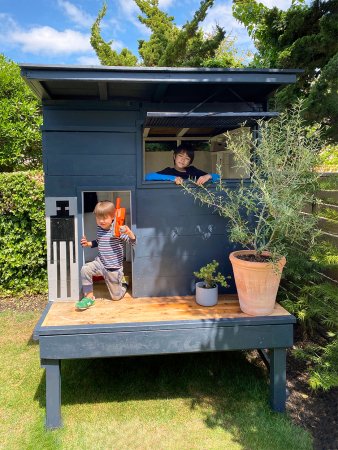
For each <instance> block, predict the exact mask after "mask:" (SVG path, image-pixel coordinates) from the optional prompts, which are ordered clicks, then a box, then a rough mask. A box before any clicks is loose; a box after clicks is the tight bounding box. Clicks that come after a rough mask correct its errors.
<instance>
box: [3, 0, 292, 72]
mask: <svg viewBox="0 0 338 450" xmlns="http://www.w3.org/2000/svg"><path fill="white" fill-rule="evenodd" d="M106 1H107V4H108V13H107V15H106V16H105V18H104V20H103V21H102V22H101V30H102V36H103V38H104V39H105V40H106V41H108V40H112V47H113V48H114V49H116V50H118V51H120V50H121V49H122V48H123V47H127V48H128V49H129V50H131V51H132V52H133V53H134V54H135V55H137V56H138V57H139V55H138V52H137V46H138V40H139V39H144V40H147V39H148V38H149V30H148V29H147V28H146V27H145V26H144V25H143V24H141V23H140V22H139V21H138V19H137V16H138V14H139V13H140V11H139V9H138V7H137V5H136V4H135V2H134V1H133V0H106ZM260 1H261V2H262V3H264V4H265V5H266V6H268V7H272V6H278V8H280V9H287V8H288V7H289V6H290V5H291V0H260ZM159 4H160V7H161V8H162V9H163V10H165V11H166V12H167V13H168V14H170V15H172V16H174V17H175V20H174V22H175V24H176V25H178V26H182V25H184V23H185V22H187V21H188V20H191V19H192V17H193V15H194V12H195V11H196V10H197V9H198V7H199V4H200V0H159ZM231 4H232V1H231V0H215V2H214V5H213V7H212V8H210V9H209V12H208V14H207V17H206V19H205V20H204V22H203V23H202V24H201V26H202V28H203V30H204V31H205V32H210V31H212V29H213V27H215V25H216V24H218V25H220V26H222V27H224V29H225V30H226V32H227V33H228V34H229V33H230V34H231V36H232V37H234V38H236V47H237V48H239V50H240V52H241V53H244V52H247V51H248V50H249V51H252V52H253V51H254V46H253V43H252V42H251V40H250V38H249V36H248V34H247V32H246V30H245V28H244V27H243V26H242V25H241V24H239V23H238V22H237V21H236V20H235V19H234V17H233V16H232V14H231ZM102 5H103V0H0V53H3V54H4V55H5V56H6V57H7V58H9V59H11V60H13V61H15V62H16V63H35V64H74V65H99V64H100V62H99V60H98V58H97V56H96V54H95V52H94V50H93V49H92V47H91V45H90V28H91V26H92V24H93V22H94V20H95V19H96V17H97V14H98V11H99V10H100V9H101V8H102Z"/></svg>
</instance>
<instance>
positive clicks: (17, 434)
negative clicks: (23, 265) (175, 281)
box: [0, 312, 312, 450]
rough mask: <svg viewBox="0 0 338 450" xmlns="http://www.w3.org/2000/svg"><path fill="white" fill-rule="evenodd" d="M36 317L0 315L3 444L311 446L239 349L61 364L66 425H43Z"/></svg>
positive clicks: (257, 449)
mask: <svg viewBox="0 0 338 450" xmlns="http://www.w3.org/2000/svg"><path fill="white" fill-rule="evenodd" d="M37 319H38V315H37V314H36V313H34V314H33V313H10V312H7V313H2V314H0V328H1V330H2V331H1V335H0V360H1V371H0V420H1V426H0V448H3V449H10V450H15V449H20V450H22V449H31V450H40V449H41V450H42V449H43V450H49V449H74V450H75V449H76V450H78V449H80V448H81V449H93V448H97V449H117V450H122V449H128V450H133V449H140V450H145V449H150V450H152V449H156V450H160V449H165V450H170V449H177V450H188V449H189V450H192V449H201V450H202V449H203V450H206V449H212V450H217V449H220V450H221V449H222V450H224V449H230V450H235V449H236V450H237V449H246V450H249V449H252V450H263V449H267V450H271V449H275V450H278V449H281V450H285V449H290V450H292V449H297V450H302V449H304V450H305V449H312V441H311V437H310V435H309V434H308V433H307V432H306V431H305V430H303V429H302V428H299V427H296V426H295V425H293V424H292V423H291V421H290V420H289V418H288V417H287V416H286V415H285V414H278V413H274V412H272V411H271V410H270V408H269V405H268V397H269V389H268V385H267V377H266V373H265V372H264V370H263V369H261V368H260V367H258V366H255V365H254V364H252V363H249V361H248V360H247V359H246V357H245V354H244V353H240V352H225V353H213V354H195V355H176V356H172V355H168V356H154V357H144V358H143V357H142V358H141V357H140V358H120V359H95V360H79V361H65V362H64V363H63V365H62V416H63V422H64V427H63V428H62V429H59V430H54V431H46V430H45V428H44V417H45V375H44V371H43V370H42V369H41V368H40V361H39V348H38V345H36V344H34V343H33V342H32V341H31V333H32V330H33V327H34V325H35V323H36V321H37Z"/></svg>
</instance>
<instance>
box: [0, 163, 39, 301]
mask: <svg viewBox="0 0 338 450" xmlns="http://www.w3.org/2000/svg"><path fill="white" fill-rule="evenodd" d="M45 232H46V230H45V208H44V185H43V175H42V173H41V172H39V171H30V172H12V173H1V174H0V247H1V252H0V294H1V295H9V294H14V293H20V294H21V293H25V294H31V293H43V292H46V287H47V270H46V265H47V263H46V261H47V258H46V253H47V251H46V238H45Z"/></svg>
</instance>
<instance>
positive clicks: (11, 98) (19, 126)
mask: <svg viewBox="0 0 338 450" xmlns="http://www.w3.org/2000/svg"><path fill="white" fill-rule="evenodd" d="M41 123H42V116H41V107H40V103H39V101H38V100H37V99H36V97H35V96H34V95H33V93H32V92H31V90H30V89H29V88H28V86H27V85H26V84H25V82H24V81H23V79H22V78H21V76H20V68H19V67H18V65H17V64H15V63H14V62H12V61H10V60H8V59H7V58H6V57H5V56H4V55H3V54H0V172H13V171H16V170H27V169H32V168H39V167H41V163H42V151H41V133H40V125H41Z"/></svg>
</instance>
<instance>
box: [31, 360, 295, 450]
mask: <svg viewBox="0 0 338 450" xmlns="http://www.w3.org/2000/svg"><path fill="white" fill-rule="evenodd" d="M267 381H268V380H267V373H266V371H265V369H263V368H262V367H259V366H257V365H255V364H253V363H250V362H249V361H248V359H247V357H246V354H245V353H244V352H238V351H237V352H214V353H200V354H180V355H164V356H161V355H157V356H147V357H129V358H127V357H123V358H122V357H121V358H107V359H91V360H88V359H87V360H71V361H67V360H66V361H63V362H62V405H70V404H81V403H85V404H90V403H100V402H102V403H107V402H127V401H131V400H140V401H146V400H154V399H169V400H170V399H176V398H181V399H187V400H188V401H189V404H190V408H191V410H193V409H195V408H198V409H199V411H202V414H203V415H204V422H205V424H206V426H207V427H208V428H211V429H214V428H219V427H221V428H223V429H225V430H228V431H231V432H233V435H234V437H236V440H238V442H240V443H241V444H242V445H243V446H244V447H243V448H252V447H251V445H252V442H253V441H255V439H260V436H262V435H263V434H266V426H267V423H266V422H269V421H270V422H271V421H272V424H271V425H272V427H274V426H275V425H277V422H278V421H280V420H282V422H283V421H284V422H285V421H287V419H286V417H285V416H284V415H279V414H277V413H273V412H272V411H271V410H270V407H269V387H268V382H267ZM35 399H36V400H37V401H39V403H40V406H41V407H45V376H43V377H42V379H41V382H40V385H39V387H38V390H37V392H36V395H35ZM277 433H278V432H277ZM284 433H285V434H287V431H286V430H285V431H284ZM285 439H287V436H285ZM285 439H284V438H283V441H284V442H285ZM261 448H269V447H268V446H267V447H266V446H262V447H261ZM276 448H283V447H279V446H278V445H277V446H276Z"/></svg>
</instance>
